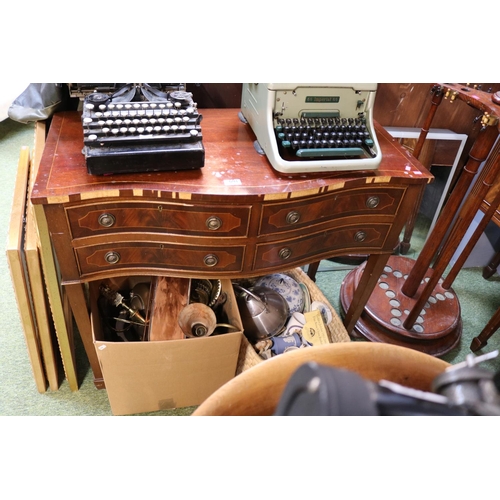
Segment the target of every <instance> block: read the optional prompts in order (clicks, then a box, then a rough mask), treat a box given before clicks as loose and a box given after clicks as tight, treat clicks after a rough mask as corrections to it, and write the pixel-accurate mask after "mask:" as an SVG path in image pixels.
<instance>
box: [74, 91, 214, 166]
mask: <svg viewBox="0 0 500 500" xmlns="http://www.w3.org/2000/svg"><path fill="white" fill-rule="evenodd" d="M77 85H78V84H77ZM115 85H116V84H115ZM110 89H113V84H102V85H101V86H100V87H99V86H97V85H96V88H95V89H94V91H92V92H88V91H85V89H84V90H82V89H81V87H78V86H77V87H75V91H74V92H73V95H78V92H80V98H83V104H82V108H83V109H82V125H83V143H84V147H83V154H84V155H85V160H86V164H87V170H88V172H89V173H90V174H95V175H102V174H118V173H142V172H157V171H172V170H191V169H199V168H202V167H203V166H204V163H205V150H204V147H203V142H202V139H203V138H202V132H201V126H200V122H201V120H202V115H200V113H199V112H198V109H197V105H196V103H195V102H193V98H192V94H191V93H190V92H187V91H186V90H185V87H184V85H183V84H158V85H154V84H146V83H128V84H123V86H120V87H119V88H118V89H117V90H114V89H113V90H114V91H110Z"/></svg>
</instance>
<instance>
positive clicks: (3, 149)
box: [0, 119, 500, 416]
mask: <svg viewBox="0 0 500 500" xmlns="http://www.w3.org/2000/svg"><path fill="white" fill-rule="evenodd" d="M32 145H33V126H32V125H22V124H19V123H16V122H13V121H11V120H9V119H7V120H4V121H3V122H0V161H1V165H0V175H1V182H0V227H1V228H2V236H1V237H2V241H3V242H4V248H5V242H6V241H7V230H8V225H9V218H10V210H11V206H12V193H13V189H14V184H15V176H16V170H17V163H18V159H19V152H20V149H21V147H22V146H29V147H30V148H32ZM425 224H426V221H425V220H424V221H420V220H419V224H418V225H417V228H416V230H415V232H414V235H413V238H412V249H411V251H410V252H409V254H408V255H407V256H408V257H412V258H414V257H416V255H417V254H418V251H419V250H420V248H421V246H422V242H423V239H424V237H425V234H426V233H425V231H426V229H425V228H426V226H425ZM321 269H322V271H321V272H319V273H318V275H317V285H318V286H319V287H320V289H321V290H322V292H323V293H324V294H325V296H326V297H327V299H328V300H329V301H330V303H331V304H332V305H333V306H334V307H335V308H336V309H337V312H339V309H338V307H339V306H338V297H339V291H340V286H341V283H342V280H343V278H344V276H345V275H346V274H347V272H348V270H345V269H340V270H339V269H338V266H337V265H335V264H332V263H330V262H329V261H325V262H324V263H322V266H321ZM481 273H482V269H479V268H475V269H463V270H462V271H461V272H460V274H459V276H458V278H457V279H456V281H455V283H454V285H453V289H454V290H455V292H456V293H457V295H458V297H459V300H460V304H461V308H462V319H463V335H462V339H461V342H460V345H459V346H457V347H456V348H455V349H453V351H451V352H450V353H448V354H447V355H446V356H443V359H444V360H446V361H448V362H450V363H452V364H456V363H458V362H461V361H463V360H464V359H465V357H466V356H467V354H469V353H470V352H471V351H470V349H469V346H470V342H471V339H472V338H473V337H474V336H476V335H477V334H478V333H479V332H480V331H481V330H482V329H483V327H484V326H485V324H486V323H487V321H488V320H489V319H490V317H491V316H492V314H493V313H494V312H495V310H496V309H497V308H498V307H499V306H500V297H499V295H498V286H499V284H498V281H500V278H499V277H498V276H496V275H495V276H494V277H493V278H491V279H490V280H484V279H483V278H482V276H481ZM0 280H1V289H2V314H1V315H0V415H4V416H8V415H11V416H18V415H54V416H55V415H68V416H72V415H74V416H86V415H97V416H107V415H112V413H111V409H110V405H109V402H108V398H107V394H106V391H105V390H97V389H96V388H95V387H94V384H93V380H92V374H91V371H90V368H89V365H88V361H87V360H86V356H85V353H84V351H83V348H82V345H81V343H80V341H79V337H78V334H76V338H75V343H76V355H77V367H78V373H79V377H80V380H81V386H80V390H79V391H76V392H72V391H71V390H70V389H69V387H68V384H67V382H66V381H65V380H64V379H63V377H61V379H62V381H61V386H60V389H59V390H58V391H50V390H48V391H47V392H46V393H44V394H40V393H39V392H38V391H37V389H36V386H35V383H34V380H33V374H32V371H31V366H30V363H29V359H28V355H27V350H26V344H25V341H24V335H23V330H22V327H21V323H20V319H19V313H18V309H17V304H16V300H15V296H14V292H13V287H12V283H11V278H10V273H9V268H8V265H7V259H6V255H5V251H3V252H2V253H1V254H0ZM494 349H500V333H498V334H495V335H493V337H492V338H491V339H490V341H489V344H488V346H487V347H486V348H485V349H484V350H483V351H484V352H489V351H491V350H494ZM485 366H486V367H488V368H491V369H492V370H497V369H500V359H496V360H493V361H489V362H488V363H487V364H485ZM192 411H193V408H185V409H179V410H171V411H159V412H155V413H151V414H147V415H155V416H164V415H180V416H183V415H189V414H191V412H192Z"/></svg>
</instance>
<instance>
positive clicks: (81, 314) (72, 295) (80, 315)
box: [64, 283, 104, 389]
mask: <svg viewBox="0 0 500 500" xmlns="http://www.w3.org/2000/svg"><path fill="white" fill-rule="evenodd" d="M64 290H65V292H66V295H67V297H68V299H69V303H70V306H71V310H72V312H73V316H74V318H75V322H76V325H77V327H78V331H79V332H80V337H81V339H82V342H83V347H84V348H85V352H86V353H87V357H88V358H89V362H90V367H91V368H92V372H93V373H94V385H95V386H96V387H97V388H98V389H103V388H104V379H103V376H102V371H101V366H100V365H99V360H98V358H97V353H96V351H95V347H94V342H93V339H92V327H91V324H90V314H89V311H88V306H87V301H86V299H85V293H84V290H83V285H81V284H80V283H76V284H71V285H65V286H64Z"/></svg>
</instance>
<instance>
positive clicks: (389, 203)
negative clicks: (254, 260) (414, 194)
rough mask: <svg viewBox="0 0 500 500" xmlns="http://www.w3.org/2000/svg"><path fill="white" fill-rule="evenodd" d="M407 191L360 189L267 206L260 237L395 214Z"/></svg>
mask: <svg viewBox="0 0 500 500" xmlns="http://www.w3.org/2000/svg"><path fill="white" fill-rule="evenodd" d="M404 191H405V190H404V189H397V188H394V189H388V188H379V189H377V188H373V187H371V186H370V187H368V188H360V189H353V190H348V191H343V192H341V193H337V194H335V193H332V194H329V195H325V196H323V197H315V198H314V199H312V200H305V201H303V202H299V201H298V200H294V201H290V202H286V203H276V204H268V205H266V206H265V207H264V208H263V213H262V220H261V226H260V234H272V233H276V232H283V231H288V230H293V229H297V228H300V227H303V226H311V225H314V224H320V223H322V222H328V221H330V220H334V219H339V218H343V217H349V216H356V215H395V214H396V212H397V209H398V207H399V203H400V201H401V198H402V196H403V194H404Z"/></svg>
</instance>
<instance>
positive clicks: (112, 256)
mask: <svg viewBox="0 0 500 500" xmlns="http://www.w3.org/2000/svg"><path fill="white" fill-rule="evenodd" d="M104 260H105V261H106V262H107V263H108V264H117V263H118V262H119V261H120V254H119V253H118V252H114V251H111V252H108V253H107V254H106V255H105V256H104Z"/></svg>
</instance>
